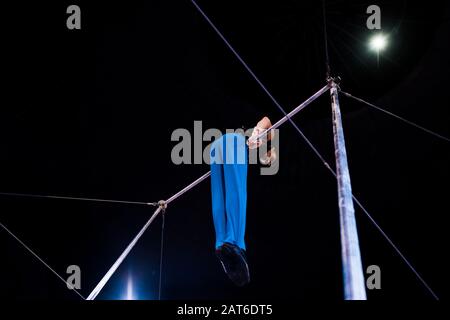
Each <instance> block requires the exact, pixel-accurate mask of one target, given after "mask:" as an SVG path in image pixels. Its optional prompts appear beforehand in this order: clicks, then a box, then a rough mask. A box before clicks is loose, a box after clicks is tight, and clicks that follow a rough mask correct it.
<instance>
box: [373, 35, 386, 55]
mask: <svg viewBox="0 0 450 320" xmlns="http://www.w3.org/2000/svg"><path fill="white" fill-rule="evenodd" d="M387 44H388V42H387V38H386V36H384V35H382V34H377V35H376V36H374V37H373V38H372V39H371V40H370V48H371V49H373V50H375V51H377V52H379V51H381V50H383V49H384V48H386V46H387Z"/></svg>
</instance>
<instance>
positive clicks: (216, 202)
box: [210, 117, 276, 286]
mask: <svg viewBox="0 0 450 320" xmlns="http://www.w3.org/2000/svg"><path fill="white" fill-rule="evenodd" d="M270 127H272V124H271V122H270V119H269V118H267V117H264V118H263V119H261V121H259V122H258V124H257V125H256V127H255V128H254V129H253V133H252V136H251V137H250V139H249V140H248V141H247V142H246V141H245V136H244V135H241V134H238V133H228V134H225V135H223V136H222V137H220V138H219V139H217V140H215V141H214V142H213V144H212V145H211V151H210V156H211V161H210V163H211V194H212V214H213V221H214V229H215V233H216V243H215V248H216V256H217V258H218V259H219V261H220V263H221V264H222V267H223V269H224V271H225V273H226V274H227V275H228V277H229V278H230V280H231V281H232V282H233V283H234V284H235V285H237V286H244V285H246V284H247V283H249V282H250V272H249V267H248V263H247V257H246V246H245V240H244V238H245V224H246V209H247V167H248V152H249V149H250V150H252V149H257V148H259V147H260V146H261V145H263V144H264V143H266V141H270V140H271V139H272V138H273V134H274V132H273V131H271V132H270V133H269V134H266V135H265V138H262V139H261V138H258V139H256V138H257V137H258V136H259V135H261V134H262V133H263V132H265V131H266V130H267V129H269V128H270ZM275 160H276V153H275V149H274V148H271V149H270V150H269V151H268V152H267V153H266V154H264V155H263V156H262V157H261V158H260V161H261V163H262V164H264V165H268V164H270V163H272V162H274V161H275Z"/></svg>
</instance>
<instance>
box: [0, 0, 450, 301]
mask: <svg viewBox="0 0 450 320" xmlns="http://www.w3.org/2000/svg"><path fill="white" fill-rule="evenodd" d="M74 3H76V4H78V5H80V7H81V10H82V30H80V31H77V30H72V31H71V30H68V29H67V28H66V18H67V14H66V13H65V12H66V8H67V6H68V5H70V4H74ZM199 4H200V5H201V6H202V7H203V8H204V10H205V11H206V12H207V14H208V15H210V17H211V19H212V20H213V21H214V22H215V23H216V24H217V26H218V27H219V28H220V29H221V30H222V31H223V33H224V34H225V36H226V37H228V38H229V40H230V42H231V43H232V44H233V45H234V46H235V48H236V49H237V50H238V51H239V52H240V53H241V54H242V57H243V58H244V59H245V60H246V61H247V62H248V63H249V65H250V66H251V67H252V68H253V69H254V71H255V73H256V74H257V75H258V76H260V77H261V80H262V81H263V82H264V83H265V84H266V85H267V87H268V88H269V89H270V90H271V91H272V93H273V94H274V96H275V97H276V98H277V99H278V100H279V101H280V103H281V104H282V105H283V106H284V107H285V108H286V110H291V109H292V108H293V107H294V106H296V105H298V104H299V103H300V102H302V101H303V100H305V99H306V98H307V97H309V96H310V95H312V94H313V93H314V92H316V91H317V90H318V89H319V88H321V87H322V86H323V85H324V84H325V82H324V79H325V64H324V59H325V58H324V41H323V24H322V15H321V13H322V8H321V3H320V1H287V0H286V1H277V2H274V1H272V2H270V3H261V2H260V1H245V2H244V1H199ZM370 4H373V3H369V2H366V1H327V7H328V20H329V29H328V31H329V38H330V57H331V64H332V68H333V73H334V74H335V75H339V76H341V77H342V79H343V82H342V88H343V89H344V90H345V91H348V92H351V93H353V94H354V95H357V96H361V97H363V98H366V99H368V100H370V101H373V102H376V103H378V104H380V105H382V106H386V108H388V109H389V110H391V111H393V112H396V113H398V114H401V115H404V116H406V117H407V118H409V119H411V120H413V121H416V122H418V123H420V124H422V125H424V126H426V127H430V128H432V129H434V130H436V131H437V132H440V133H442V134H444V135H447V136H449V135H450V128H449V102H448V97H447V95H448V79H447V72H448V70H449V62H448V57H449V56H450V46H449V39H450V28H449V17H450V14H449V6H448V3H447V2H446V1H429V2H427V4H426V5H424V4H423V3H419V4H416V3H414V2H412V1H387V0H386V1H378V2H377V3H376V4H378V5H379V6H380V7H381V9H382V27H383V32H384V33H386V34H389V37H390V44H389V47H388V48H387V50H386V51H385V52H383V54H382V56H381V59H380V65H379V66H378V65H377V59H376V54H374V53H373V52H370V51H369V50H368V47H367V43H368V40H369V38H370V37H371V36H372V35H373V31H370V30H368V29H367V28H366V26H365V25H366V19H367V15H366V13H365V12H366V8H367V6H368V5H370ZM2 13H3V15H2V28H1V34H2V53H3V54H4V57H3V59H2V78H3V81H2V83H3V84H2V90H1V91H2V94H1V99H2V103H1V107H0V112H1V113H0V139H1V140H0V146H1V153H0V154H1V157H0V172H1V180H0V191H2V192H23V193H38V194H54V195H69V196H86V197H98V198H109V199H125V200H136V201H157V200H159V199H164V198H168V197H169V196H170V195H172V194H174V193H175V192H177V191H178V190H179V189H180V188H182V187H183V186H185V185H187V184H189V183H190V182H191V181H193V180H194V179H196V178H197V177H199V176H200V175H201V174H203V173H205V172H206V171H207V170H208V167H207V166H206V165H195V166H194V165H183V166H175V165H174V164H172V162H171V159H170V152H171V149H172V147H173V146H174V143H173V142H171V141H170V137H171V133H172V131H173V130H174V129H176V128H187V129H189V130H191V131H192V130H193V121H194V120H202V121H203V126H204V128H211V127H214V128H219V129H221V130H224V129H226V128H233V129H235V128H239V127H241V126H242V125H245V126H247V127H251V126H252V125H254V124H255V123H256V121H257V120H258V119H259V118H260V117H261V116H263V115H268V116H269V117H271V118H272V119H273V120H277V119H279V118H280V117H281V116H282V114H281V113H280V112H279V110H278V109H277V108H276V107H275V106H274V105H273V104H272V103H271V101H270V100H269V99H268V97H267V96H266V95H265V94H264V92H262V90H261V89H260V88H259V87H258V86H257V84H256V83H255V82H254V81H253V80H252V79H251V77H250V76H249V75H248V74H247V73H246V72H245V70H244V69H243V67H242V66H241V65H240V64H239V62H238V61H237V60H236V58H235V57H234V56H233V55H232V54H231V53H230V52H229V51H228V50H227V49H226V47H225V46H224V44H223V43H222V42H221V41H220V39H219V38H218V37H217V35H216V34H215V33H214V32H213V31H212V30H211V28H210V27H209V26H208V25H207V24H206V23H205V21H204V20H203V18H202V17H201V16H200V15H199V13H198V12H197V11H196V10H195V8H194V7H193V5H192V4H191V2H190V1H187V0H184V1H154V0H152V1H148V2H142V1H140V2H138V1H136V2H133V3H131V2H125V1H123V2H118V3H111V2H106V1H105V2H97V1H96V3H95V4H94V3H92V2H87V1H75V2H73V3H72V2H67V1H59V2H58V3H56V2H55V3H52V4H50V3H41V2H30V3H26V2H20V3H17V4H16V5H4V6H3V5H2ZM341 103H342V111H343V121H344V127H345V133H346V139H347V148H348V155H349V159H348V160H349V165H350V170H351V175H352V180H353V189H354V192H355V194H356V195H357V196H358V197H359V198H360V200H361V201H362V202H363V203H364V204H365V205H366V207H367V208H368V210H369V211H370V212H371V213H372V214H373V216H374V218H375V219H376V220H377V221H378V222H379V223H380V225H381V226H382V227H383V228H384V230H385V231H386V232H387V233H388V234H389V235H390V236H391V237H392V239H393V240H394V242H395V243H396V244H398V246H399V247H400V248H401V249H402V251H403V252H404V253H405V255H406V256H407V257H408V258H409V259H410V260H411V262H412V263H413V265H414V266H415V267H416V268H417V269H418V271H419V272H420V273H421V275H422V276H423V277H424V278H425V279H426V280H427V281H428V282H429V284H430V285H431V287H432V288H434V289H435V291H436V293H437V294H438V295H440V296H441V297H445V296H446V295H447V293H446V292H447V287H446V286H445V284H444V279H445V278H446V272H447V269H446V265H445V263H444V261H445V256H446V255H447V254H448V249H447V243H446V242H447V241H446V240H447V236H446V231H447V229H448V228H447V225H446V223H445V221H446V219H445V216H446V215H447V214H448V212H449V205H448V195H449V192H448V191H449V189H448V179H449V173H450V171H449V167H448V165H449V163H450V152H449V145H448V143H446V142H444V141H441V140H437V139H436V138H434V137H432V136H429V135H426V134H425V133H422V132H420V131H418V130H416V129H414V128H411V127H409V126H406V125H404V124H403V123H401V122H398V121H397V120H395V119H391V118H387V117H386V116H385V115H383V114H380V113H378V112H376V111H373V110H371V109H367V108H366V107H364V106H362V105H360V104H357V103H354V102H353V101H350V100H348V99H347V98H345V97H341ZM295 120H296V122H297V123H298V124H299V126H300V127H301V128H302V129H303V130H304V132H305V134H306V135H307V136H308V137H309V138H310V139H311V140H312V142H313V143H314V144H315V145H316V146H317V147H318V149H319V150H320V151H321V152H322V153H323V154H324V156H325V158H326V159H327V161H328V162H329V163H331V164H334V158H333V156H334V155H333V140H332V127H331V119H330V103H329V97H328V96H324V97H322V98H320V99H319V100H318V101H317V102H315V103H314V104H313V105H311V106H310V107H308V109H307V110H305V111H304V112H302V114H300V115H298V116H296V118H295ZM280 137H281V146H280V171H279V173H278V175H276V176H260V175H259V174H258V169H257V168H256V167H255V168H252V169H251V171H250V173H249V178H248V192H249V201H248V227H247V246H248V256H249V263H250V268H251V272H252V282H251V284H250V285H249V286H248V287H246V288H243V289H239V288H235V287H233V285H232V284H231V283H230V282H229V281H228V280H227V279H226V276H225V275H224V274H223V272H222V270H221V268H220V265H219V264H218V262H217V261H216V258H215V256H214V254H213V249H214V248H213V246H214V231H213V225H212V219H211V212H210V206H211V202H210V188H209V183H208V182H204V183H203V184H202V185H200V186H198V187H197V188H196V189H195V190H192V191H191V192H190V193H189V194H186V195H185V196H183V197H182V198H180V199H179V200H178V201H177V202H175V203H173V205H171V206H170V208H169V210H168V214H167V219H166V234H165V259H164V274H163V298H164V299H240V298H248V299H253V298H254V299H316V300H317V299H323V300H340V299H342V284H341V282H342V279H341V265H340V244H339V220H338V208H337V197H336V181H335V180H334V178H333V177H332V176H331V175H330V174H329V172H328V171H327V170H326V169H325V168H324V167H323V165H322V164H321V162H320V161H318V160H317V159H316V157H315V155H314V154H313V153H312V152H311V150H310V149H309V148H308V146H307V145H306V144H305V143H304V142H303V141H302V140H301V139H300V138H299V136H298V134H297V133H296V132H295V130H294V129H293V128H291V127H290V126H289V125H286V126H284V127H283V128H282V130H281V132H280ZM205 146H206V145H205ZM0 212H1V223H3V224H4V225H5V226H7V227H8V228H9V229H10V230H11V231H12V232H14V233H15V234H16V235H17V236H18V237H19V238H20V239H22V241H24V242H25V243H26V244H28V245H29V246H30V247H31V248H32V249H33V250H34V251H35V252H36V253H38V254H39V255H40V256H41V257H42V258H43V259H44V260H45V261H46V262H47V263H49V265H51V266H52V267H53V268H54V269H55V270H56V271H57V272H59V273H60V274H62V275H63V276H64V275H65V271H66V268H67V266H68V265H71V264H76V265H79V266H80V267H81V270H82V280H83V282H82V290H81V292H82V293H83V294H84V295H85V296H87V295H88V294H89V292H90V291H91V290H92V289H93V288H94V286H95V285H96V284H97V282H98V281H99V280H100V279H101V277H102V276H103V275H104V273H105V272H106V271H107V270H108V268H109V267H110V266H111V265H112V263H113V262H114V261H115V259H116V258H117V257H118V256H119V255H120V253H121V252H122V250H123V249H124V248H125V247H126V246H127V245H128V243H129V242H130V241H131V239H132V238H133V237H134V235H135V234H136V233H137V232H138V231H139V229H140V228H141V227H142V226H143V225H144V223H145V222H146V220H147V219H148V217H149V216H150V214H151V213H152V211H151V210H150V209H149V208H145V207H144V208H142V207H133V206H127V205H105V204H88V203H74V202H65V201H57V200H30V199H18V198H7V197H1V198H0ZM356 214H357V222H358V228H359V235H360V245H361V251H362V258H363V264H364V266H369V265H372V264H376V265H379V266H380V267H381V271H382V290H379V291H369V292H368V297H369V299H372V300H374V299H377V300H393V299H417V300H428V299H431V298H432V297H431V296H430V294H429V293H428V292H427V291H426V290H425V288H424V287H423V286H422V285H421V284H420V283H419V282H418V281H417V279H416V278H415V276H414V275H413V273H412V272H411V271H410V270H409V269H408V268H407V266H406V265H405V264H404V263H403V262H402V261H401V260H400V258H399V257H398V256H397V255H396V254H395V252H394V251H393V250H392V248H391V247H390V246H389V245H388V244H387V242H386V241H385V239H384V238H382V236H381V235H380V233H379V232H378V231H377V230H376V229H375V228H374V227H373V226H372V225H371V223H370V222H369V220H368V219H367V218H366V217H365V216H364V215H363V213H362V212H361V211H360V210H357V213H356ZM160 223H161V221H160V220H158V221H157V222H156V223H155V224H153V225H152V226H151V227H150V229H149V230H148V231H147V233H146V234H145V236H144V237H143V238H142V239H141V241H140V242H139V243H138V244H137V246H136V247H135V249H134V250H133V251H132V253H131V254H130V256H129V257H128V259H127V260H126V261H125V263H124V264H123V265H122V266H121V267H120V268H119V270H118V271H117V272H116V274H115V275H114V276H113V277H112V278H111V280H110V282H109V283H108V284H107V286H106V287H105V288H104V290H103V291H102V293H101V294H100V295H99V298H100V299H119V298H123V295H124V293H125V289H126V281H127V279H128V277H129V276H131V277H132V278H133V280H134V287H135V289H136V294H137V296H138V298H141V299H155V298H156V297H157V284H158V267H159V241H160V239H159V237H160ZM0 239H1V242H0V243H1V246H0V249H1V252H2V258H1V264H0V265H1V268H0V273H1V279H2V280H1V288H2V290H0V296H1V298H2V299H40V300H45V299H78V297H77V296H76V295H75V294H74V293H72V292H70V291H69V290H67V289H65V285H64V283H62V282H61V281H60V280H58V279H57V278H56V277H55V276H54V275H53V274H51V273H50V272H49V271H48V270H47V269H46V268H45V267H44V266H43V265H42V264H40V263H39V262H38V261H37V260H36V259H35V258H34V257H33V256H31V255H30V254H29V253H28V252H27V251H25V250H24V249H23V248H22V247H21V246H20V245H19V244H18V243H17V242H16V241H15V240H14V239H13V238H11V237H10V236H9V235H8V234H7V233H6V232H5V231H4V230H1V231H0Z"/></svg>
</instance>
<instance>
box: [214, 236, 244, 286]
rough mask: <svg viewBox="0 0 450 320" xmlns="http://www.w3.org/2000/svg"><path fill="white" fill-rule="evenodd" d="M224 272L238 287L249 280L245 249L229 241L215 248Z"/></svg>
mask: <svg viewBox="0 0 450 320" xmlns="http://www.w3.org/2000/svg"><path fill="white" fill-rule="evenodd" d="M216 255H217V258H219V260H220V263H221V264H222V267H223V269H224V270H225V273H226V274H227V275H228V277H229V278H230V280H231V281H233V283H234V284H235V285H237V286H239V287H242V286H244V285H246V284H247V283H249V282H250V272H249V269H248V264H247V258H246V256H245V251H244V250H242V249H241V248H239V247H238V246H236V245H234V244H231V243H224V244H223V245H221V246H220V247H219V248H217V249H216Z"/></svg>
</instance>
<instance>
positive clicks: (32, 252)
mask: <svg viewBox="0 0 450 320" xmlns="http://www.w3.org/2000/svg"><path fill="white" fill-rule="evenodd" d="M0 226H1V227H2V228H3V229H4V230H5V231H6V232H8V233H9V235H10V236H12V237H13V238H14V239H16V240H17V242H19V243H20V244H21V245H22V246H23V247H24V248H25V249H26V250H27V251H28V252H30V253H31V254H32V255H33V256H34V257H35V258H36V259H38V260H39V261H40V262H41V263H42V264H43V265H44V266H46V267H47V269H49V270H50V271H51V272H52V273H53V274H54V275H56V276H57V277H58V279H60V280H61V281H62V282H64V283H65V284H66V285H67V286H69V287H71V288H70V290H72V291H74V292H75V293H76V294H77V295H79V296H80V297H81V299H83V300H86V298H85V297H84V296H83V295H82V294H81V293H80V292H78V290H77V289H76V288H74V287H73V286H72V285H71V284H70V283H68V282H67V281H66V280H64V279H63V277H61V276H60V275H59V274H58V272H56V271H55V270H54V269H53V268H52V267H50V266H49V265H48V264H47V263H46V262H45V261H44V260H42V259H41V258H40V257H39V256H38V255H37V254H36V253H35V252H34V251H33V250H31V249H30V247H28V246H27V245H26V244H25V243H24V242H23V241H22V240H20V239H19V238H18V237H17V236H16V235H15V234H14V233H12V232H11V231H10V230H9V229H8V228H7V227H6V226H5V225H3V223H1V222H0Z"/></svg>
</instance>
